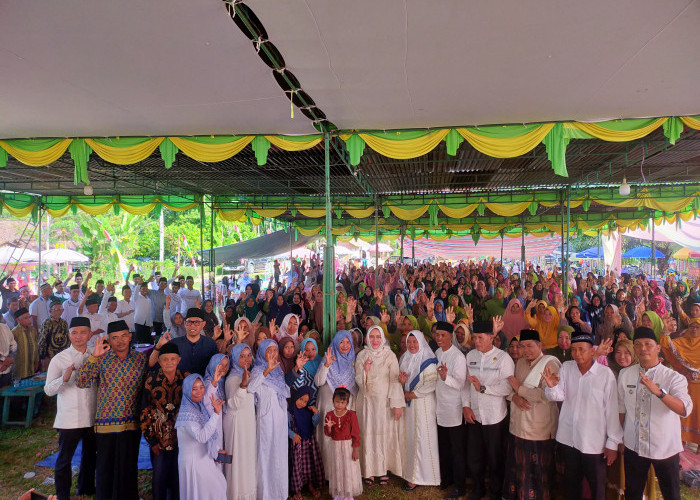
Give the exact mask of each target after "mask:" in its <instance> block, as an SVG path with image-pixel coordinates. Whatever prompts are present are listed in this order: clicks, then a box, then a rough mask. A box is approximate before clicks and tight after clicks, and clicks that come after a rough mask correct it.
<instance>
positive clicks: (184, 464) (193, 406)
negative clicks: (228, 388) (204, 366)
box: [175, 373, 226, 500]
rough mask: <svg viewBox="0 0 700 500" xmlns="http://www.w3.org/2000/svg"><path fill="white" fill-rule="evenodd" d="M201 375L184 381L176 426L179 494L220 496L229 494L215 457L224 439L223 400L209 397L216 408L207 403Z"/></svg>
mask: <svg viewBox="0 0 700 500" xmlns="http://www.w3.org/2000/svg"><path fill="white" fill-rule="evenodd" d="M204 386H205V384H204V380H203V379H202V376H201V375H199V374H197V373H193V374H192V375H189V376H188V377H187V378H185V381H184V382H183V383H182V404H181V405H180V411H179V412H178V416H177V421H176V422H175V428H176V429H177V442H178V457H177V461H178V469H179V474H180V498H181V499H182V500H209V499H211V500H220V499H221V498H225V497H226V478H224V475H223V474H222V473H221V469H220V467H219V465H218V464H217V463H216V462H215V461H214V460H216V458H217V456H218V454H219V451H220V446H219V444H220V443H221V436H220V435H219V428H220V427H221V425H220V424H221V408H222V406H223V404H224V402H223V401H222V400H219V399H214V400H213V401H210V403H211V405H212V409H213V412H211V413H210V412H209V410H207V407H206V406H205V405H204V394H205V392H206V389H205V387H204Z"/></svg>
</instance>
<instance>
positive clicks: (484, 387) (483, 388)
mask: <svg viewBox="0 0 700 500" xmlns="http://www.w3.org/2000/svg"><path fill="white" fill-rule="evenodd" d="M479 392H480V393H481V394H484V393H485V392H486V386H485V385H482V386H480V387H479Z"/></svg>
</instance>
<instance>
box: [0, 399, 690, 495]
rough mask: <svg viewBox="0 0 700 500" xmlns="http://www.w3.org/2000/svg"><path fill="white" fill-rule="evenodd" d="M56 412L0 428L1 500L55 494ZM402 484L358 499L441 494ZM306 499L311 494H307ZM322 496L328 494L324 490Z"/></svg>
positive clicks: (142, 482)
mask: <svg viewBox="0 0 700 500" xmlns="http://www.w3.org/2000/svg"><path fill="white" fill-rule="evenodd" d="M45 402H46V399H45V400H44V403H45ZM54 404H55V403H54ZM55 411H56V410H55V407H50V406H48V405H46V404H43V405H42V408H41V411H40V413H39V415H38V416H37V418H35V419H34V423H33V424H32V427H31V428H29V429H24V428H20V427H10V428H7V429H2V430H0V471H1V472H0V492H1V493H0V497H1V498H2V500H14V499H16V498H17V497H18V496H19V495H21V494H22V493H24V492H25V491H27V490H28V489H30V488H35V489H36V490H37V491H39V492H42V493H45V494H51V493H54V487H53V485H50V486H44V485H43V483H44V481H45V480H46V478H53V469H51V468H47V467H36V466H35V465H34V464H35V463H36V462H39V461H40V460H42V459H44V458H45V457H47V456H49V455H52V454H53V453H56V452H57V451H58V433H57V432H56V431H55V430H54V429H53V427H52V425H53V420H54V415H55ZM27 472H35V473H36V476H34V477H33V478H31V479H24V474H26V473H27ZM75 481H77V479H76V478H74V485H73V491H74V492H75ZM402 484H403V481H402V480H400V479H398V478H394V477H392V478H391V482H390V483H389V485H387V486H379V485H374V486H371V487H369V488H367V487H365V492H364V494H363V495H362V496H360V497H358V499H362V500H364V499H408V498H410V499H415V500H425V499H433V498H442V497H443V493H442V492H441V491H439V490H438V489H437V488H428V487H419V488H417V489H416V490H415V491H413V492H411V493H407V492H405V491H403V490H402V489H401V485H402ZM139 492H140V494H141V497H142V498H143V499H144V500H150V499H151V471H139ZM681 497H682V498H683V499H684V500H700V490H698V489H694V490H693V489H690V488H688V487H686V486H684V485H682V486H681ZM305 498H312V497H311V495H308V494H307V495H305ZM322 498H324V499H328V498H331V497H330V495H329V494H328V493H327V491H326V492H325V493H324V494H323V495H322ZM659 500H661V496H659Z"/></svg>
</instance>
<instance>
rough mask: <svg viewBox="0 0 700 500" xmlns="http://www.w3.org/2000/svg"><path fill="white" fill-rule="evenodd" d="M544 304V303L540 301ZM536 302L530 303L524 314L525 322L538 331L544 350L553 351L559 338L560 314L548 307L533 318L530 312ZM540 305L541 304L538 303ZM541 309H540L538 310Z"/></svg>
mask: <svg viewBox="0 0 700 500" xmlns="http://www.w3.org/2000/svg"><path fill="white" fill-rule="evenodd" d="M540 302H542V301H540ZM534 304H535V302H534V301H533V302H530V303H529V304H528V306H527V309H525V312H524V313H523V314H524V315H525V320H526V321H527V322H528V323H529V324H530V327H531V328H533V329H535V330H537V331H538V332H539V334H540V341H541V342H542V347H543V348H544V349H552V348H553V347H556V346H557V336H558V334H559V313H558V312H557V310H556V308H554V307H552V306H548V307H546V308H545V309H544V311H543V312H542V313H541V314H540V313H539V311H538V313H537V314H536V315H535V316H534V317H533V316H532V315H531V314H530V310H531V309H532V306H533V305H534ZM538 305H539V302H538ZM538 309H539V308H538Z"/></svg>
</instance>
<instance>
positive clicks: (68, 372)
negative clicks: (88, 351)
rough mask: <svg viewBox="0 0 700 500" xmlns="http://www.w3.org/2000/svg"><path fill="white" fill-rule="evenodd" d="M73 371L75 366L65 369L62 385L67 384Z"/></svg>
mask: <svg viewBox="0 0 700 500" xmlns="http://www.w3.org/2000/svg"><path fill="white" fill-rule="evenodd" d="M10 359H11V358H10ZM74 371H75V364H71V365H70V366H69V367H68V368H66V371H65V372H63V383H65V384H67V383H68V381H69V380H70V376H71V375H73V372H74Z"/></svg>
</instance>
